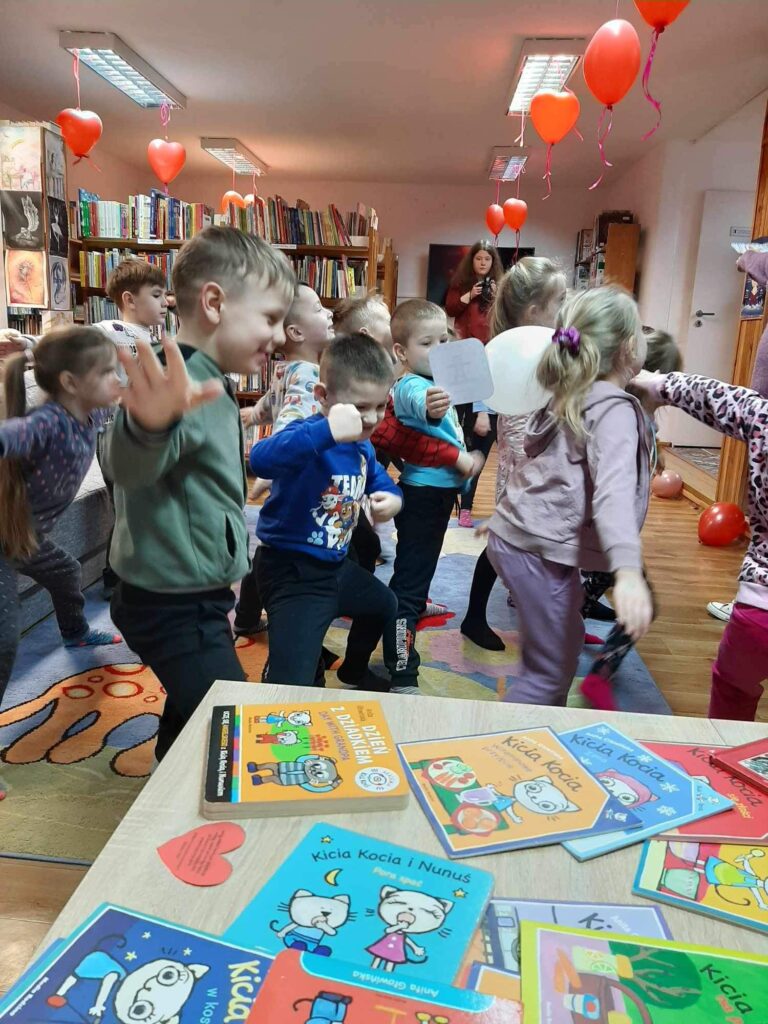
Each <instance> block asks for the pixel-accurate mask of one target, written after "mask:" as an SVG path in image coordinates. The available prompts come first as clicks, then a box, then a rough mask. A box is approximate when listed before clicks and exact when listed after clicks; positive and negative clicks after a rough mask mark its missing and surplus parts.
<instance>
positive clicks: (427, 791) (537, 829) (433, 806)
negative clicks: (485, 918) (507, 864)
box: [398, 726, 639, 857]
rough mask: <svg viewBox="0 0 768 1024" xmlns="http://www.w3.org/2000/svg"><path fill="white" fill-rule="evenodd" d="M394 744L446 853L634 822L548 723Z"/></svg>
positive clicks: (493, 849) (508, 846) (538, 842)
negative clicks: (536, 726) (533, 726)
mask: <svg viewBox="0 0 768 1024" xmlns="http://www.w3.org/2000/svg"><path fill="white" fill-rule="evenodd" d="M398 750H399V751H400V756H401V758H402V760H403V764H404V765H405V768H406V770H407V772H408V778H409V781H410V783H411V786H412V788H413V791H414V792H415V794H416V796H417V797H418V800H419V803H420V804H421V806H422V808H423V809H424V812H425V814H426V815H427V818H428V819H429V822H430V824H431V825H432V828H433V829H434V830H435V832H436V833H437V837H438V839H439V840H440V842H441V844H442V846H443V848H444V849H445V851H446V853H447V854H448V856H449V857H474V856H477V855H479V854H486V853H498V852H501V851H503V850H516V849H523V848H525V847H529V846H545V845H548V844H552V843H559V842H562V841H563V840H564V839H568V838H572V837H575V836H583V835H585V834H592V833H594V832H608V831H615V830H616V828H618V827H621V828H628V827H632V826H634V825H639V820H638V819H636V818H635V817H634V815H633V814H632V812H631V811H628V810H627V809H626V808H624V807H622V805H621V803H620V802H619V801H618V800H616V799H615V798H614V797H612V796H611V795H610V793H608V791H607V790H606V789H605V787H604V786H602V785H601V784H600V782H599V781H598V780H597V779H595V777H594V776H593V775H592V774H591V773H590V772H589V770H588V769H587V768H586V767H584V766H583V765H581V764H580V763H579V761H578V759H577V757H576V756H575V755H574V754H573V753H571V752H570V751H569V750H568V749H567V748H566V747H565V746H564V745H563V744H562V743H561V742H560V740H559V739H558V737H557V735H556V734H555V733H554V732H553V731H552V730H551V729H550V728H548V727H547V726H542V727H540V728H532V729H517V730H514V731H511V732H497V733H486V734H484V735H479V736H456V737H454V738H453V739H440V740H423V741H417V742H413V743H399V744H398Z"/></svg>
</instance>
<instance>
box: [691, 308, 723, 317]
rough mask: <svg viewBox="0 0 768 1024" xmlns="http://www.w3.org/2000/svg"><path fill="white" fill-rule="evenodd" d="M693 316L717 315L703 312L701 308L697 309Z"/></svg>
mask: <svg viewBox="0 0 768 1024" xmlns="http://www.w3.org/2000/svg"><path fill="white" fill-rule="evenodd" d="M693 315H694V316H717V313H705V312H704V310H703V309H697V310H696V312H695V313H694V314H693Z"/></svg>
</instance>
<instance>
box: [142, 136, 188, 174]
mask: <svg viewBox="0 0 768 1024" xmlns="http://www.w3.org/2000/svg"><path fill="white" fill-rule="evenodd" d="M186 159H187V151H186V149H184V147H183V146H182V144H181V143H180V142H168V141H167V140H166V139H152V141H151V142H150V144H149V145H148V146H147V160H149V166H150V167H151V168H152V170H153V171H154V172H155V174H156V175H157V176H158V178H159V179H160V181H162V183H163V184H164V185H167V184H169V182H171V181H173V179H174V178H175V177H176V175H177V174H178V173H179V171H180V170H181V168H182V167H183V166H184V163H185V161H186Z"/></svg>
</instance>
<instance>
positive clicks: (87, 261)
mask: <svg viewBox="0 0 768 1024" xmlns="http://www.w3.org/2000/svg"><path fill="white" fill-rule="evenodd" d="M133 255H136V256H138V258H139V259H142V260H146V261H147V263H151V264H152V265H153V266H155V267H160V269H161V270H162V271H163V273H164V274H165V281H166V287H167V288H168V290H169V291H170V290H171V287H172V285H171V274H172V273H173V265H174V263H175V262H176V255H177V253H176V251H175V250H173V249H171V250H170V251H168V252H138V253H135V254H134V253H133V252H132V251H129V250H128V249H118V248H115V249H106V250H105V251H104V252H91V251H89V252H84V251H81V252H80V280H81V281H82V283H83V285H84V286H85V287H89V288H105V287H106V285H107V281H108V279H109V275H110V274H111V273H112V271H113V270H114V269H115V267H116V266H117V265H118V264H119V263H121V262H122V261H123V260H124V259H126V257H128V256H133Z"/></svg>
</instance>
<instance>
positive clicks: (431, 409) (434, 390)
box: [426, 387, 451, 420]
mask: <svg viewBox="0 0 768 1024" xmlns="http://www.w3.org/2000/svg"><path fill="white" fill-rule="evenodd" d="M426 406H427V416H429V418H430V419H432V420H441V419H442V418H443V416H445V414H446V413H447V412H448V410H449V409H450V408H451V396H450V395H449V394H448V392H447V391H443V389H442V388H438V387H431V388H427V398H426Z"/></svg>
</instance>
